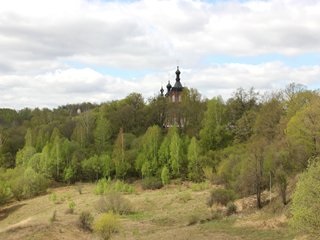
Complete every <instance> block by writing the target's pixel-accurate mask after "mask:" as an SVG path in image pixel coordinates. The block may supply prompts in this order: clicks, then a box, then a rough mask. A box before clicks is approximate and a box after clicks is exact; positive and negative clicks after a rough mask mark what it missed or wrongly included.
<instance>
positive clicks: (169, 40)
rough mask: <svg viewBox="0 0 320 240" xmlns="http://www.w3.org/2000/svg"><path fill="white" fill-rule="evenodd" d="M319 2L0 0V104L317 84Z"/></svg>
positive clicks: (313, 86) (35, 104)
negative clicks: (177, 89)
mask: <svg viewBox="0 0 320 240" xmlns="http://www.w3.org/2000/svg"><path fill="white" fill-rule="evenodd" d="M319 13H320V1H317V0H303V1H301V0H283V1H281V0H263V1H262V0H256V1H251V0H248V1H246V0H224V1H223V0H213V1H208V0H207V1H205V0H136V1H129V0H126V1H119V0H118V1H103V0H67V1H66V0H50V1H49V0H28V1H23V0H10V1H7V0H0V53H1V54H0V107H1V108H3V107H9V108H16V109H21V108H24V107H30V108H34V107H40V108H43V107H49V108H54V107H57V106H59V105H64V104H67V103H80V102H88V101H90V102H95V103H101V102H106V101H109V100H113V99H120V98H123V97H125V96H126V95H128V94H129V93H131V92H140V93H142V94H143V96H144V97H145V98H148V97H152V96H155V95H156V94H158V90H159V89H160V87H161V85H163V86H164V87H165V85H166V84H167V82H168V80H171V82H174V78H175V74H174V72H175V69H176V66H177V65H179V66H180V69H181V72H182V73H181V81H182V84H183V85H184V86H187V87H193V88H197V89H198V90H199V91H200V93H201V94H202V95H203V96H205V97H207V98H211V97H213V96H216V95H221V96H223V97H224V98H227V97H229V96H230V94H231V93H232V92H233V91H235V89H237V88H239V87H243V88H250V87H254V88H255V89H258V90H260V91H264V90H272V89H279V88H284V87H285V86H286V85H287V84H289V83H292V82H295V83H300V84H304V85H306V86H307V88H308V89H318V88H320V14H319Z"/></svg>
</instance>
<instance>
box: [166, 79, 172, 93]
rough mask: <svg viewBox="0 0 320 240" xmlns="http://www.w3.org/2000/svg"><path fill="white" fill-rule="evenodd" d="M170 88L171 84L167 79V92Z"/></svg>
mask: <svg viewBox="0 0 320 240" xmlns="http://www.w3.org/2000/svg"><path fill="white" fill-rule="evenodd" d="M171 88H172V86H171V84H170V81H168V84H167V91H168V92H170V90H171Z"/></svg>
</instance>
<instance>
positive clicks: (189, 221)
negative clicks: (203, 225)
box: [187, 214, 199, 226]
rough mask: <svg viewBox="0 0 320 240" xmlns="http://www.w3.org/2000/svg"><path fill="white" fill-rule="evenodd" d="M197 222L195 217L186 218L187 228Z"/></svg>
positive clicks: (197, 218) (197, 219) (192, 215)
mask: <svg viewBox="0 0 320 240" xmlns="http://www.w3.org/2000/svg"><path fill="white" fill-rule="evenodd" d="M198 221H199V217H198V216H197V215H194V214H191V215H189V216H188V224H187V226H191V225H194V224H196V223H197V222H198Z"/></svg>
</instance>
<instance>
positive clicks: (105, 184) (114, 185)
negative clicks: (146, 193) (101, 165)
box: [95, 178, 134, 195]
mask: <svg viewBox="0 0 320 240" xmlns="http://www.w3.org/2000/svg"><path fill="white" fill-rule="evenodd" d="M109 192H123V193H133V192H134V187H133V186H131V185H130V184H127V183H125V182H123V181H120V180H117V181H116V182H112V181H111V179H108V180H106V179H105V178H103V179H100V180H99V181H98V183H97V185H96V188H95V193H96V194H98V195H103V194H106V193H109Z"/></svg>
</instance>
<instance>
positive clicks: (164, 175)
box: [161, 166, 170, 185]
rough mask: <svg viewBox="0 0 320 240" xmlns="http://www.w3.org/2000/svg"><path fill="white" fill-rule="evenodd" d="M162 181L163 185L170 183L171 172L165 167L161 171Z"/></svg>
mask: <svg viewBox="0 0 320 240" xmlns="http://www.w3.org/2000/svg"><path fill="white" fill-rule="evenodd" d="M161 181H162V184H163V185H167V184H169V183H170V172H169V169H168V168H167V166H164V167H163V168H162V171H161Z"/></svg>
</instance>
